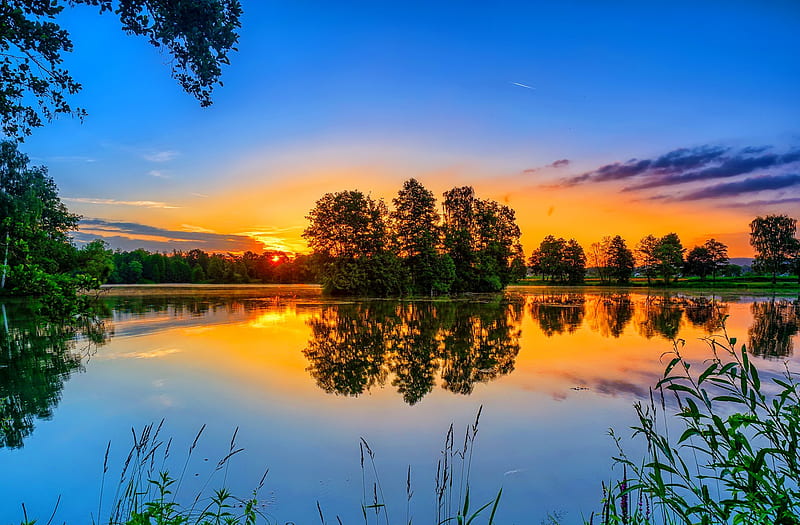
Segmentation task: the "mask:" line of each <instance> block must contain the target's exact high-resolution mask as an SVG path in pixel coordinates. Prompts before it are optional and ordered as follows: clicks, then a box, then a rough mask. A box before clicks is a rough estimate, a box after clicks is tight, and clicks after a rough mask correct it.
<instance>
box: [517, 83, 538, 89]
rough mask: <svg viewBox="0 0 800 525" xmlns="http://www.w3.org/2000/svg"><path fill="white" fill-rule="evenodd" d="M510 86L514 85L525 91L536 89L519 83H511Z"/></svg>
mask: <svg viewBox="0 0 800 525" xmlns="http://www.w3.org/2000/svg"><path fill="white" fill-rule="evenodd" d="M511 84H512V85H514V86H519V87H523V88H525V89H536V88H535V87H533V86H529V85H528V84H523V83H521V82H512V83H511Z"/></svg>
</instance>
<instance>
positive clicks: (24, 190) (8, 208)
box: [0, 141, 80, 295]
mask: <svg viewBox="0 0 800 525" xmlns="http://www.w3.org/2000/svg"><path fill="white" fill-rule="evenodd" d="M28 162H29V159H28V157H27V156H26V155H24V154H23V153H20V152H19V151H18V150H17V146H16V144H15V143H14V142H9V141H5V142H0V231H2V232H3V234H2V235H3V237H4V238H5V246H4V250H3V261H4V264H3V269H2V277H0V288H5V289H10V290H11V291H12V292H16V293H20V294H25V293H28V294H33V295H46V294H48V293H51V292H56V289H58V288H61V287H62V285H66V284H67V283H66V281H65V282H60V283H57V282H55V281H54V278H53V277H52V276H53V275H55V274H64V273H66V272H68V271H71V270H73V269H74V267H75V263H76V261H75V258H76V251H75V247H74V246H72V244H70V238H69V235H68V232H70V231H72V230H75V229H76V228H77V225H78V219H79V218H80V217H79V216H78V215H74V214H72V213H69V211H68V210H67V208H66V206H64V204H63V203H62V202H61V199H60V198H59V196H58V189H57V188H56V185H55V183H54V182H53V179H52V178H50V176H49V175H48V174H47V168H45V167H44V166H36V167H33V166H29V165H28Z"/></svg>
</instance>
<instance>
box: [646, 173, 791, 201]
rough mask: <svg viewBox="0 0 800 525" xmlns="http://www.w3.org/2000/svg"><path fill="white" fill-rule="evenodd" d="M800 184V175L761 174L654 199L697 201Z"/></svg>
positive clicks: (654, 198)
mask: <svg viewBox="0 0 800 525" xmlns="http://www.w3.org/2000/svg"><path fill="white" fill-rule="evenodd" d="M795 186H800V175H796V174H785V175H761V176H758V177H750V178H747V179H744V180H740V181H736V182H726V183H723V184H715V185H713V186H709V187H707V188H702V189H699V190H696V191H692V192H689V193H686V194H683V195H680V196H671V195H670V196H654V197H651V199H652V200H669V201H696V200H702V199H716V198H720V197H736V196H739V195H744V194H748V193H758V192H761V191H767V190H782V189H786V188H792V187H795Z"/></svg>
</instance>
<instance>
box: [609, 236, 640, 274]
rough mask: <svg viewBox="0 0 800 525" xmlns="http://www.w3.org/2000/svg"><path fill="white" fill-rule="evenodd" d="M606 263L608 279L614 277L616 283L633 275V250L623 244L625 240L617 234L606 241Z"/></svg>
mask: <svg viewBox="0 0 800 525" xmlns="http://www.w3.org/2000/svg"><path fill="white" fill-rule="evenodd" d="M605 260H606V264H607V265H608V276H609V279H614V280H616V281H617V282H618V283H626V282H628V281H629V280H630V278H631V275H633V268H634V267H635V265H636V263H635V261H634V257H633V252H632V251H630V250H629V249H628V247H627V246H626V245H625V240H624V239H623V238H622V237H620V236H619V235H615V236H614V238H613V239H611V240H610V241H609V243H608V248H607V249H606V256H605Z"/></svg>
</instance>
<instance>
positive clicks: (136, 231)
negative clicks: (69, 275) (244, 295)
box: [73, 218, 264, 252]
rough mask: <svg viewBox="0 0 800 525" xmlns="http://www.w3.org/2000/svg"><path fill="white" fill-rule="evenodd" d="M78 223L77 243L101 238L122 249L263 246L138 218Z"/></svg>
mask: <svg viewBox="0 0 800 525" xmlns="http://www.w3.org/2000/svg"><path fill="white" fill-rule="evenodd" d="M79 227H80V230H79V231H78V232H76V233H74V234H73V238H74V239H75V241H76V242H77V243H79V244H81V243H85V242H89V241H92V240H94V239H97V238H101V239H103V240H104V241H106V242H108V243H109V245H110V246H111V247H112V248H115V249H121V250H135V249H137V248H144V249H146V250H150V251H172V250H191V249H193V248H200V249H201V250H206V251H229V252H241V251H247V250H251V251H256V252H261V251H262V250H263V249H264V246H263V245H262V244H261V243H259V242H258V241H256V240H255V239H253V238H252V237H248V236H246V235H225V234H220V233H208V232H188V231H181V230H167V229H163V228H156V227H155V226H148V225H146V224H139V223H136V222H112V221H105V220H103V219H91V218H90V219H83V220H82V221H81V222H80V224H79ZM142 237H145V238H142Z"/></svg>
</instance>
